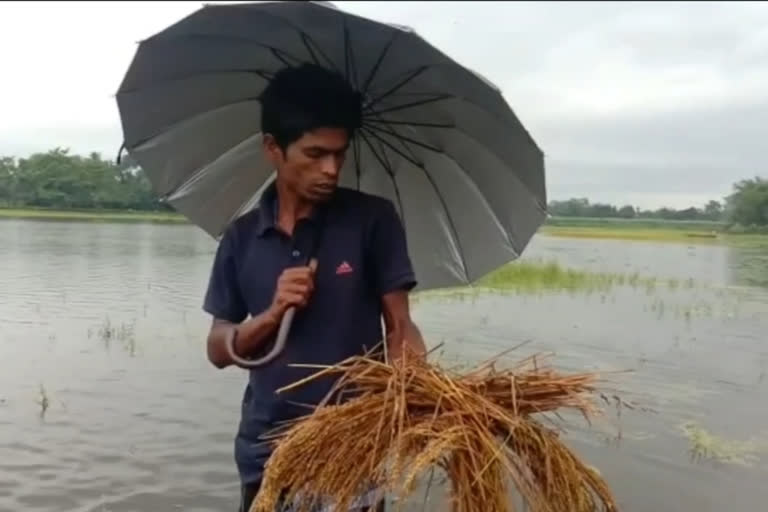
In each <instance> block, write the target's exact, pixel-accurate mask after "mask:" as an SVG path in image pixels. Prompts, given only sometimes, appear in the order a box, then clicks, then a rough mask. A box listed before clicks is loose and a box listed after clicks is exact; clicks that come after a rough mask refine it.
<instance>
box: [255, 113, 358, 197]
mask: <svg viewBox="0 0 768 512" xmlns="http://www.w3.org/2000/svg"><path fill="white" fill-rule="evenodd" d="M348 147H349V136H348V134H347V131H346V130H344V129H343V128H318V129H317V130H314V131H311V132H307V133H305V134H304V135H303V136H302V137H301V138H300V139H299V140H297V141H295V142H294V143H292V144H290V145H289V146H288V147H287V148H286V150H285V152H283V151H282V150H281V149H280V147H279V146H278V145H277V143H276V142H275V141H274V139H272V138H271V137H267V138H265V149H266V154H267V156H268V158H269V159H270V160H271V161H272V163H273V164H274V165H275V167H276V168H277V169H278V173H279V176H280V179H281V180H282V181H283V182H284V183H285V184H286V185H288V187H289V188H290V189H291V190H292V191H293V192H294V193H296V194H297V195H298V196H299V198H301V199H303V200H305V201H308V202H312V203H318V202H323V201H326V200H328V199H329V198H330V197H331V195H332V194H333V192H334V190H336V186H337V185H338V182H339V172H340V171H341V168H342V166H343V165H344V159H345V156H346V153H347V148H348Z"/></svg>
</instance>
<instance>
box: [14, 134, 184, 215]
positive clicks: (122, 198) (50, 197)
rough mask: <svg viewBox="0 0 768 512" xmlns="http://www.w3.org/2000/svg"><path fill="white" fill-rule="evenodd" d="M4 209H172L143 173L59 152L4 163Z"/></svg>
mask: <svg viewBox="0 0 768 512" xmlns="http://www.w3.org/2000/svg"><path fill="white" fill-rule="evenodd" d="M0 205H5V206H32V207H44V208H63V209H94V208H97V209H134V210H161V209H162V210H167V209H169V207H168V206H167V205H165V204H163V203H161V202H160V201H159V200H158V198H157V197H155V195H154V194H153V192H152V188H151V186H150V183H149V180H147V178H146V176H145V175H144V173H143V172H142V170H141V169H140V168H138V167H136V166H134V165H131V164H130V163H129V162H128V163H125V164H123V165H117V164H115V163H114V162H111V161H109V160H105V159H103V158H102V157H101V155H100V154H98V153H91V154H90V155H88V156H87V157H82V156H79V155H71V154H70V153H69V150H67V149H62V148H56V149H53V150H51V151H48V152H47V153H36V154H33V155H30V156H29V157H27V158H21V159H19V160H18V161H16V160H14V159H12V158H8V157H6V158H2V159H0Z"/></svg>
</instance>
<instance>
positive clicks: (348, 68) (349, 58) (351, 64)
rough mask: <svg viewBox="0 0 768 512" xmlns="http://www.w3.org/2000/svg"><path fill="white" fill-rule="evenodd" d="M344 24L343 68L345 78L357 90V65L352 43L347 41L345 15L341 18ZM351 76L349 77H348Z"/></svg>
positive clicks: (347, 29)
mask: <svg viewBox="0 0 768 512" xmlns="http://www.w3.org/2000/svg"><path fill="white" fill-rule="evenodd" d="M342 22H343V24H344V70H345V72H346V77H347V80H348V81H349V82H350V83H351V84H352V87H353V88H354V89H355V90H359V87H358V85H359V84H358V83H357V66H356V65H355V54H354V50H353V48H352V45H351V44H350V42H349V26H348V25H347V18H346V16H345V17H344V18H342ZM350 78H351V79H350Z"/></svg>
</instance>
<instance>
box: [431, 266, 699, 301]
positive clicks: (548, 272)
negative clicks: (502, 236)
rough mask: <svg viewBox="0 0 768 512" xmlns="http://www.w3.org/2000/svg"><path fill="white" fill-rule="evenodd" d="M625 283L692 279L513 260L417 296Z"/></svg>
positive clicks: (648, 288) (669, 284)
mask: <svg viewBox="0 0 768 512" xmlns="http://www.w3.org/2000/svg"><path fill="white" fill-rule="evenodd" d="M620 286H627V287H630V288H633V289H640V290H644V291H645V292H647V293H652V292H653V291H655V290H656V289H657V288H662V287H666V288H668V289H670V290H677V289H680V288H686V289H691V288H693V287H694V286H695V283H694V281H693V280H691V279H688V280H680V279H661V278H656V277H648V276H641V275H639V274H637V273H632V274H625V273H610V272H589V271H586V270H575V269H571V268H566V267H563V266H562V265H560V264H559V263H557V262H543V261H515V262H513V263H510V264H508V265H505V266H503V267H501V268H500V269H498V270H496V271H495V272H492V273H491V274H489V275H487V276H486V277H484V278H482V279H480V280H479V282H478V283H477V284H476V285H474V286H467V287H461V288H447V289H441V290H430V291H425V292H422V293H420V294H417V297H422V296H423V297H430V298H431V297H435V298H436V297H445V298H458V299H462V298H466V297H476V296H479V295H483V294H488V293H517V294H523V295H536V294H543V293H548V292H549V293H551V292H566V293H583V294H591V293H607V292H608V291H610V290H612V289H613V288H615V287H620Z"/></svg>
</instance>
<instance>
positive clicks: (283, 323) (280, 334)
mask: <svg viewBox="0 0 768 512" xmlns="http://www.w3.org/2000/svg"><path fill="white" fill-rule="evenodd" d="M309 265H310V267H312V270H313V272H314V269H315V268H317V259H315V258H312V259H311V260H310V263H309ZM295 315H296V307H295V306H291V307H290V308H288V309H287V310H286V311H285V313H283V318H281V319H280V328H279V329H278V331H277V338H276V339H275V346H274V347H272V350H270V351H269V353H268V354H267V355H265V356H264V357H260V358H259V359H243V358H242V357H240V356H239V355H237V354H236V353H235V338H236V337H237V329H236V328H234V327H233V328H232V329H231V330H230V332H229V333H228V334H227V338H226V340H225V342H224V345H225V346H226V347H227V353H228V354H229V357H230V358H231V359H232V360H233V361H234V362H236V363H237V364H238V365H240V366H242V367H243V368H258V367H260V366H264V365H265V364H268V363H270V362H272V361H273V360H274V359H275V358H276V357H277V356H279V355H280V354H281V353H282V352H283V349H284V348H285V341H286V340H287V339H288V332H289V331H290V330H291V324H292V323H293V317H294V316H295Z"/></svg>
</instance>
